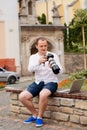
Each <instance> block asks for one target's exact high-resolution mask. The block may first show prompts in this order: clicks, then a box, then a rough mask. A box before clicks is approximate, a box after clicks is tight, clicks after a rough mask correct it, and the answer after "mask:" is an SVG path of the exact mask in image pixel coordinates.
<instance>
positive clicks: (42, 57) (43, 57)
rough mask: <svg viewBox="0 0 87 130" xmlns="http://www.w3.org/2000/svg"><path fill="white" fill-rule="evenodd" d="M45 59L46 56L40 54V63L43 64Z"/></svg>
mask: <svg viewBox="0 0 87 130" xmlns="http://www.w3.org/2000/svg"><path fill="white" fill-rule="evenodd" d="M46 61H47V58H46V56H41V57H40V59H39V63H40V64H45V62H46Z"/></svg>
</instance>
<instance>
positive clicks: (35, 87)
mask: <svg viewBox="0 0 87 130" xmlns="http://www.w3.org/2000/svg"><path fill="white" fill-rule="evenodd" d="M57 87H58V86H57V83H54V82H49V83H47V84H44V81H41V82H40V83H39V84H36V83H35V82H33V83H32V84H30V85H29V86H28V87H27V91H28V92H30V93H31V94H32V95H33V97H35V96H37V95H39V93H40V91H41V90H42V89H45V88H46V89H48V90H49V91H50V92H51V94H53V93H54V92H56V90H57Z"/></svg>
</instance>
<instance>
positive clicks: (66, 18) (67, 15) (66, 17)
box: [65, 0, 78, 38]
mask: <svg viewBox="0 0 87 130" xmlns="http://www.w3.org/2000/svg"><path fill="white" fill-rule="evenodd" d="M77 1H78V0H73V1H72V2H71V3H67V4H66V5H65V22H66V24H67V38H68V37H69V28H68V26H69V11H68V8H69V7H72V6H73V5H75V4H76V3H77Z"/></svg>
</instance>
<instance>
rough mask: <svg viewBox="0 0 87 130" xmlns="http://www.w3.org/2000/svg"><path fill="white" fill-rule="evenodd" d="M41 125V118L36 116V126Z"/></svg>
mask: <svg viewBox="0 0 87 130" xmlns="http://www.w3.org/2000/svg"><path fill="white" fill-rule="evenodd" d="M42 125H43V120H42V119H41V118H37V120H36V126H37V127H39V126H42Z"/></svg>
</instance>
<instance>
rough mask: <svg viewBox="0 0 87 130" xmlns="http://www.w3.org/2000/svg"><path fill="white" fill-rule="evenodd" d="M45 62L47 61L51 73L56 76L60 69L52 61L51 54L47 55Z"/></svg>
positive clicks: (52, 56)
mask: <svg viewBox="0 0 87 130" xmlns="http://www.w3.org/2000/svg"><path fill="white" fill-rule="evenodd" d="M47 60H48V61H49V64H50V65H51V67H52V71H53V72H54V74H58V73H59V71H60V68H59V66H58V65H57V64H56V62H55V60H54V55H53V54H51V53H48V55H47Z"/></svg>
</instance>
